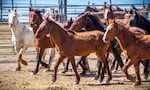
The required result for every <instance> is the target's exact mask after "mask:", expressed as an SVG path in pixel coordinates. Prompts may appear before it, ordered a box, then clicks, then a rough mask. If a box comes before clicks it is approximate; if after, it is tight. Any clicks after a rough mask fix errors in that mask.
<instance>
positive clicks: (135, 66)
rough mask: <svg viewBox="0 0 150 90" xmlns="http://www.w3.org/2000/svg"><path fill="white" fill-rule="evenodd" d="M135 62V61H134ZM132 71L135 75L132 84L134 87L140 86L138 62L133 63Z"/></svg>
mask: <svg viewBox="0 0 150 90" xmlns="http://www.w3.org/2000/svg"><path fill="white" fill-rule="evenodd" d="M135 61H137V60H135ZM134 69H135V73H136V78H137V80H136V81H135V83H134V86H137V85H141V77H140V71H139V62H136V63H134Z"/></svg>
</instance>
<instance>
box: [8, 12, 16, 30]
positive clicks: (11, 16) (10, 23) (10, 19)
mask: <svg viewBox="0 0 150 90" xmlns="http://www.w3.org/2000/svg"><path fill="white" fill-rule="evenodd" d="M14 17H15V14H14V13H12V12H10V13H9V14H8V24H9V25H10V27H11V25H13V24H14Z"/></svg>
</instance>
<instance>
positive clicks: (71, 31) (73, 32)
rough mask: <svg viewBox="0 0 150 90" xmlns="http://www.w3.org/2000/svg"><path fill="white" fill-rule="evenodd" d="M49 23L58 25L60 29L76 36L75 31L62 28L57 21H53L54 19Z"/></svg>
mask: <svg viewBox="0 0 150 90" xmlns="http://www.w3.org/2000/svg"><path fill="white" fill-rule="evenodd" d="M49 23H53V24H56V25H58V27H59V28H61V29H63V30H64V31H65V32H69V33H72V34H73V35H75V34H76V32H75V31H73V30H70V29H66V28H62V27H61V26H60V25H59V24H58V23H57V22H56V21H54V20H52V19H49Z"/></svg>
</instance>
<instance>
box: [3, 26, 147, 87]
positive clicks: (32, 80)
mask: <svg viewBox="0 0 150 90" xmlns="http://www.w3.org/2000/svg"><path fill="white" fill-rule="evenodd" d="M35 55H36V52H35V49H34V48H29V49H28V50H27V51H26V52H25V55H24V56H23V58H24V59H25V60H26V61H27V62H28V66H23V65H22V70H21V71H13V69H14V68H15V67H16V65H17V63H16V61H17V57H16V56H17V55H14V54H13V53H12V48H11V39H10V30H9V28H8V26H7V25H0V90H5V89H7V90H21V89H47V90H112V89H113V90H120V89H121V90H150V77H149V78H148V80H144V78H143V74H142V65H141V77H142V85H141V86H138V87H133V86H132V84H133V83H132V82H130V81H129V80H127V79H126V78H125V76H124V74H123V73H122V72H121V71H118V72H117V73H113V80H111V82H110V85H105V80H104V82H102V83H99V81H98V80H92V78H93V77H94V75H95V72H96V70H97V68H96V59H95V58H96V57H95V54H91V55H90V56H89V57H88V59H89V63H90V69H91V72H89V73H88V74H87V75H86V76H81V81H80V84H79V85H74V84H73V82H74V81H75V74H74V72H72V70H71V66H70V67H69V69H70V70H69V72H67V73H65V74H62V73H61V71H62V70H63V66H62V64H61V65H60V66H59V71H58V75H57V81H56V83H54V84H51V76H52V74H53V65H54V63H55V61H56V60H57V55H56V58H55V60H54V61H53V64H52V68H51V70H52V71H50V72H44V71H45V69H40V72H39V73H38V74H37V75H31V73H32V71H33V70H34V67H35ZM46 59H48V55H47V57H46ZM77 59H78V57H77ZM78 72H79V73H80V72H81V69H80V68H78ZM129 72H130V74H132V75H135V74H134V70H133V69H132V67H131V68H130V69H129ZM106 78H107V76H106Z"/></svg>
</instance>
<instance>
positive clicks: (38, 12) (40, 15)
mask: <svg viewBox="0 0 150 90" xmlns="http://www.w3.org/2000/svg"><path fill="white" fill-rule="evenodd" d="M33 12H35V13H36V14H37V15H38V16H39V17H40V19H41V20H43V18H42V14H41V11H40V10H37V9H34V10H33Z"/></svg>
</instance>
